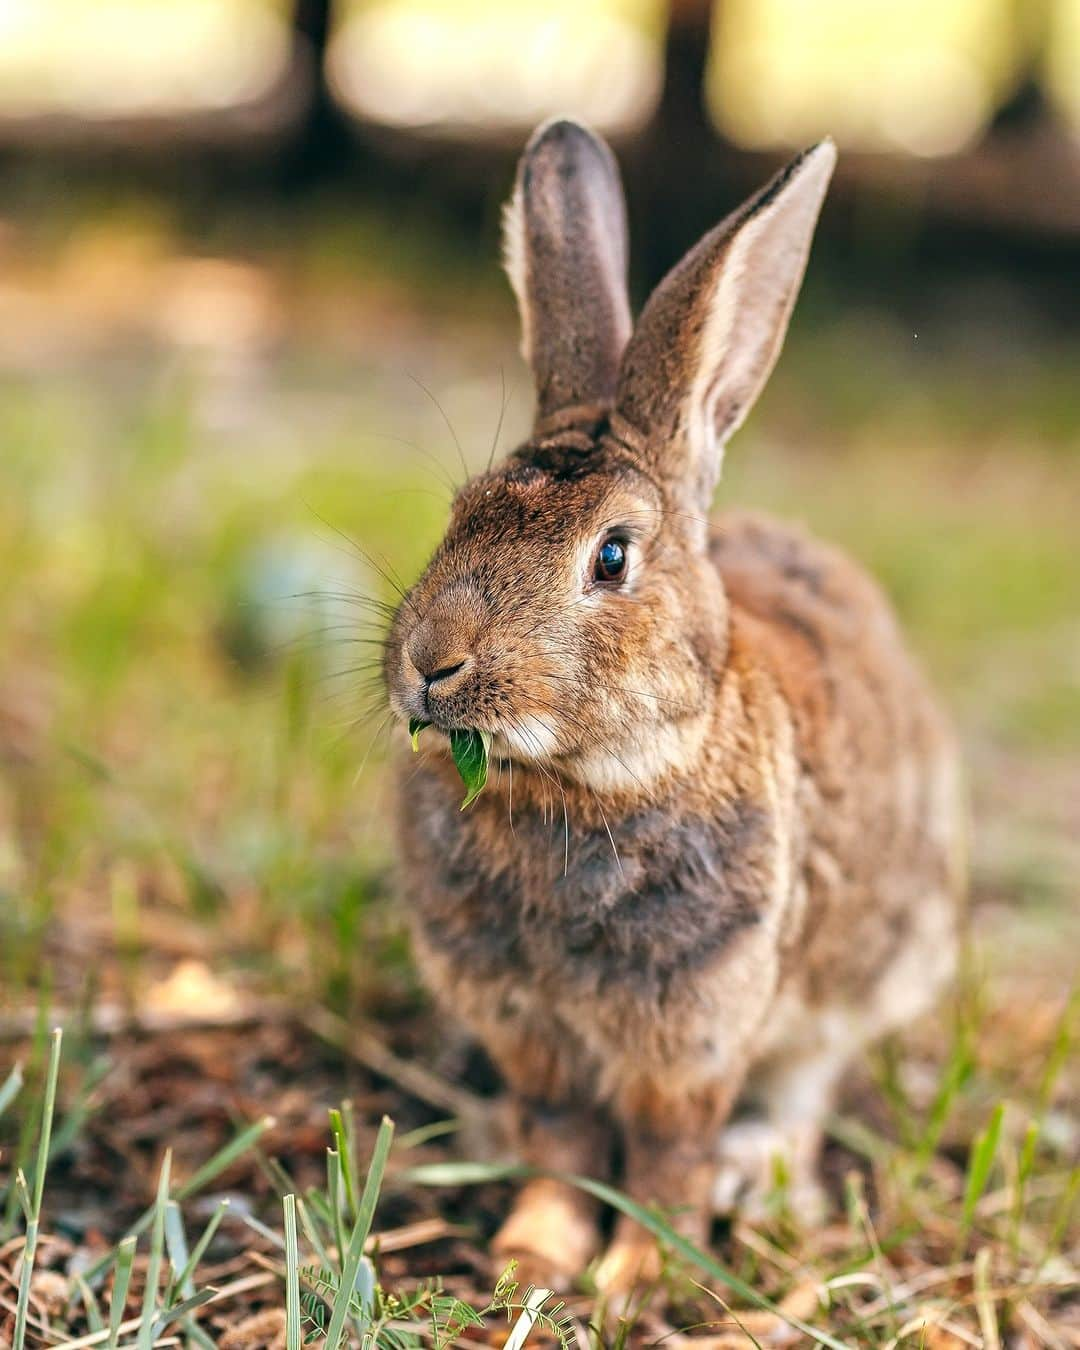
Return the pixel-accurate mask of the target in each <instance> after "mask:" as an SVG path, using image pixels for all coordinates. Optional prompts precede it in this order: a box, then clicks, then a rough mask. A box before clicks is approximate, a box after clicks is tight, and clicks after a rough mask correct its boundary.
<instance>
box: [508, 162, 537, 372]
mask: <svg viewBox="0 0 1080 1350" xmlns="http://www.w3.org/2000/svg"><path fill="white" fill-rule="evenodd" d="M502 225H503V235H502V259H503V267H504V268H505V269H506V275H507V277H508V278H509V280H510V285H511V287H512V289H513V292H514V296H515V298H516V299H517V303H518V312H519V313H520V315H521V355H522V356H523V357H524V358H525V360H526V361H530V360H531V359H532V326H531V324H530V322H529V311H530V306H529V281H528V261H527V258H526V249H525V203H524V200H523V198H522V192H521V182H520V180H519V181H518V182H517V183H516V184H515V185H514V191H513V195H512V196H511V198H510V200H509V201H508V202H507V203H506V205H505V206H504V207H503V217H502Z"/></svg>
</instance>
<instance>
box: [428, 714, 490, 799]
mask: <svg viewBox="0 0 1080 1350" xmlns="http://www.w3.org/2000/svg"><path fill="white" fill-rule="evenodd" d="M430 725H431V723H430V722H425V721H423V720H422V719H421V718H419V717H411V718H410V719H409V739H410V740H411V741H412V748H413V750H414V751H416V750H418V749H419V746H420V733H421V732H422V731H424V730H425V729H426V728H427V727H429V726H430ZM450 753H451V754H452V755H453V757H454V764H455V765H456V767H457V771H458V773H459V774H460V775H461V781H462V782H463V783H464V784H465V797H464V800H463V801H462V803H461V809H462V810H463V811H464V810H465V808H466V807H467V806H471V805H472V804H473V802H474V801H476V799H477V797H479V796H480V794H481V792H483V790H484V788H485V787H486V786H487V777H488V756H489V755H490V754H491V734H490V732H487V731H475V730H469V731H460V730H457V729H455V730H453V731H451V732H450Z"/></svg>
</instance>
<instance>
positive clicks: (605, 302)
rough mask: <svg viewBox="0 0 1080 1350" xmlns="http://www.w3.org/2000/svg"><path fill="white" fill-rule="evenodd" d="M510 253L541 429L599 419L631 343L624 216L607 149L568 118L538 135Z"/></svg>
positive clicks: (514, 206) (507, 221)
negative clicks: (624, 354) (620, 364)
mask: <svg viewBox="0 0 1080 1350" xmlns="http://www.w3.org/2000/svg"><path fill="white" fill-rule="evenodd" d="M503 251H504V257H505V263H506V270H507V273H508V274H509V277H510V284H511V285H512V286H513V288H514V293H515V295H516V296H517V301H518V308H519V309H520V311H521V329H522V341H521V346H522V352H523V354H524V356H525V359H526V360H527V361H528V362H529V364H530V365H531V366H532V371H533V377H534V379H535V381H536V403H537V408H536V429H537V431H540V432H542V431H543V430H545V429H551V430H554V429H556V428H558V427H560V426H567V425H573V424H575V423H585V422H589V421H597V420H598V419H599V418H600V417H601V416H602V415H603V414H604V413H606V412H607V410H608V409H609V408H610V407H611V400H612V398H613V397H614V394H615V381H616V378H617V376H618V372H619V362H620V360H621V358H622V354H623V348H624V347H625V346H626V341H627V338H629V336H630V302H629V300H628V298H627V292H626V264H627V242H626V209H625V206H624V203H623V193H622V185H621V184H620V182H619V171H618V169H617V168H616V166H615V160H614V157H613V156H612V153H611V151H610V150H609V149H608V147H607V145H606V144H605V143H604V142H603V141H602V140H601V139H600V138H599V137H598V136H596V135H594V134H593V133H592V132H591V131H589V130H588V128H587V127H584V126H582V125H581V124H580V123H579V122H574V121H571V120H569V119H567V118H559V119H556V120H554V121H551V122H545V123H544V124H543V126H541V127H538V128H537V130H536V131H535V132H534V133H533V135H532V138H531V139H530V141H529V143H528V145H527V146H526V147H525V152H524V154H523V155H522V156H521V161H520V163H519V164H518V172H517V181H516V183H515V185H514V195H513V197H511V199H510V201H509V202H508V203H507V206H506V211H505V215H504V233H503Z"/></svg>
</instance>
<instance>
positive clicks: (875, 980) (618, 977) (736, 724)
mask: <svg viewBox="0 0 1080 1350" xmlns="http://www.w3.org/2000/svg"><path fill="white" fill-rule="evenodd" d="M834 161H835V150H834V147H833V145H832V143H831V142H829V141H825V142H822V143H821V144H820V145H817V146H815V147H814V148H813V149H811V150H808V151H807V152H806V153H805V154H802V155H800V156H799V157H798V158H797V159H796V160H794V162H793V163H792V164H790V165H789V166H788V167H787V168H786V169H785V170H784V171H783V172H782V173H780V174H778V175H777V177H776V178H774V179H773V181H772V182H771V183H769V184H768V185H767V186H766V187H765V188H763V189H762V190H761V191H760V192H758V193H757V195H756V196H754V197H752V198H751V199H750V200H749V201H748V202H747V203H746V204H745V205H744V206H742V207H740V208H739V210H737V211H736V212H735V213H734V214H733V215H731V216H729V217H728V219H727V220H725V221H724V222H723V223H722V224H720V225H718V226H717V227H716V228H715V229H714V230H713V231H712V232H711V233H709V234H707V235H706V236H705V238H704V239H703V240H702V241H701V242H700V243H699V244H698V246H697V247H696V248H695V249H693V250H692V251H691V252H690V253H689V254H688V255H687V256H686V257H685V258H684V259H683V261H682V262H681V263H680V264H679V265H678V266H677V267H676V268H675V269H674V270H673V271H672V272H671V273H670V274H669V275H668V276H667V277H666V278H665V280H664V281H663V282H662V283H661V284H660V286H659V287H658V288H657V290H656V292H655V293H654V294H653V296H652V298H651V299H650V301H649V303H648V305H647V306H646V307H645V310H644V312H643V313H642V315H641V318H640V319H639V320H638V323H637V325H636V327H634V326H633V325H632V322H631V317H630V309H629V304H628V301H627V293H626V280H625V278H626V251H627V246H626V225H625V216H624V207H623V200H622V193H621V189H620V185H619V178H618V172H617V170H616V167H615V163H614V160H613V158H612V156H611V153H610V151H609V150H608V148H607V147H606V146H605V145H604V144H603V142H601V141H600V140H598V139H597V138H596V137H595V136H594V135H593V134H592V133H591V132H589V131H587V130H586V129H585V128H584V127H582V126H580V125H578V124H577V123H575V122H571V121H565V120H560V121H554V122H550V123H547V124H546V125H544V126H542V127H541V128H540V129H539V130H538V131H537V132H536V133H535V134H534V136H533V137H532V139H531V141H530V142H529V144H528V147H527V148H526V150H525V153H524V155H523V157H522V160H521V165H520V168H519V171H518V176H517V185H516V188H515V191H514V195H513V199H512V201H511V202H510V204H509V207H508V209H507V213H506V257H507V266H508V270H509V273H510V280H511V282H512V283H513V287H514V290H515V292H516V294H517V297H518V301H519V304H520V308H521V316H522V324H523V328H524V350H525V355H526V357H527V359H528V361H529V363H530V365H531V367H532V370H533V374H534V376H535V381H536V392H537V411H536V420H535V425H534V428H533V432H532V435H531V437H530V438H529V440H528V441H527V442H526V443H525V444H524V445H522V446H520V447H519V448H518V449H517V450H515V451H514V452H513V454H511V455H510V457H509V459H508V460H507V461H506V463H504V464H502V465H500V466H499V467H497V468H495V469H493V470H491V471H490V472H487V473H484V474H482V475H481V476H479V477H478V478H475V479H474V480H473V481H472V482H470V483H468V484H467V485H466V486H465V487H464V488H463V489H462V490H461V492H460V493H459V494H458V496H457V498H456V500H455V502H454V505H453V513H452V517H451V520H450V524H449V528H448V530H447V533H446V537H445V538H444V540H443V541H442V543H441V544H440V545H439V548H438V549H437V550H436V552H435V556H434V557H433V558H432V560H431V562H430V564H429V566H428V568H427V570H426V572H425V573H424V575H423V576H422V577H421V579H420V580H419V582H417V584H416V585H415V586H414V587H413V589H412V590H411V591H410V592H409V595H408V597H407V600H406V601H405V603H403V604H402V606H401V607H400V609H399V610H398V612H397V616H396V618H395V620H394V623H393V626H392V629H391V632H390V635H389V639H388V642H387V646H386V655H385V673H386V678H387V683H388V686H389V692H390V701H391V705H392V707H393V710H394V712H395V713H396V714H397V715H398V716H399V717H400V718H401V719H403V720H405V719H412V718H415V719H422V720H423V721H425V722H429V723H430V724H431V726H432V731H431V732H428V733H427V734H426V736H425V740H424V742H423V745H422V750H421V755H420V758H419V761H418V763H417V765H416V771H415V772H414V773H413V774H412V775H411V776H410V777H409V779H408V789H407V791H405V792H403V793H402V801H401V809H400V850H401V860H402V866H403V873H404V876H403V880H404V893H405V895H406V896H407V898H408V902H409V904H410V906H411V909H412V917H413V921H414V931H415V947H416V954H417V958H418V960H419V963H420V966H421V969H422V971H423V974H424V976H425V977H426V979H427V981H428V982H429V984H430V985H431V987H432V989H433V990H434V991H435V994H436V995H437V997H438V998H439V1000H440V1001H441V1003H442V1004H443V1005H444V1006H445V1008H446V1009H447V1010H448V1011H450V1012H452V1013H453V1014H454V1015H455V1016H457V1017H458V1018H460V1019H461V1020H462V1021H463V1022H464V1024H465V1026H466V1027H467V1028H468V1029H469V1030H470V1031H471V1032H472V1033H473V1034H474V1035H475V1036H476V1037H477V1038H478V1039H479V1040H480V1041H481V1042H482V1044H483V1045H484V1046H485V1048H486V1049H487V1051H488V1053H489V1054H490V1055H491V1057H492V1058H493V1060H494V1061H495V1063H496V1064H497V1065H498V1067H499V1069H500V1071H501V1073H502V1074H503V1076H504V1078H505V1080H506V1083H507V1085H508V1087H509V1090H510V1093H511V1094H512V1098H513V1102H514V1106H515V1112H514V1115H515V1119H516V1125H517V1142H518V1146H519V1148H520V1152H521V1154H522V1156H523V1157H524V1159H525V1160H526V1161H528V1162H531V1163H534V1164H537V1165H539V1166H542V1167H544V1168H548V1169H553V1170H560V1171H570V1172H574V1173H585V1174H590V1175H600V1174H603V1173H604V1172H605V1171H606V1170H608V1169H609V1167H610V1165H611V1155H612V1151H613V1150H612V1138H613V1131H618V1132H619V1133H620V1135H621V1142H622V1150H621V1154H622V1158H623V1172H622V1174H621V1176H620V1178H619V1180H620V1183H621V1185H622V1186H623V1187H624V1188H625V1189H626V1190H627V1191H628V1193H629V1194H631V1195H632V1196H635V1197H637V1198H638V1199H639V1200H641V1201H643V1202H648V1203H655V1204H658V1205H660V1206H662V1207H664V1208H665V1209H666V1210H667V1211H669V1212H670V1213H672V1214H674V1215H675V1216H676V1222H677V1223H678V1224H680V1225H682V1226H683V1228H684V1229H685V1231H686V1232H687V1233H688V1234H689V1235H691V1236H694V1237H696V1238H697V1239H702V1238H703V1237H704V1236H705V1233H706V1228H705V1225H706V1223H707V1220H708V1216H709V1214H710V1211H711V1207H712V1204H713V1203H714V1202H718V1201H720V1200H727V1201H730V1200H732V1199H735V1198H737V1196H738V1194H739V1192H740V1189H742V1188H743V1187H744V1184H745V1183H749V1184H751V1185H752V1184H754V1183H757V1184H758V1185H759V1186H760V1185H762V1184H765V1185H767V1184H768V1175H769V1170H770V1164H771V1162H772V1160H773V1159H774V1157H775V1155H777V1154H781V1155H783V1157H784V1158H785V1160H786V1165H787V1168H788V1171H789V1174H790V1177H791V1187H792V1197H793V1199H795V1200H796V1201H800V1202H803V1203H804V1205H806V1206H807V1207H809V1203H808V1202H811V1201H812V1200H813V1198H814V1196H815V1195H816V1194H817V1192H816V1191H815V1183H814V1176H815V1170H816V1161H817V1155H818V1152H819V1147H820V1142H821V1133H822V1122H823V1120H824V1118H825V1115H826V1113H827V1112H828V1110H829V1109H830V1107H831V1105H832V1100H833V1095H834V1092H835V1089H836V1087H837V1084H838V1082H839V1080H840V1078H841V1076H842V1074H843V1072H844V1069H845V1066H847V1065H848V1064H849V1062H850V1061H851V1059H852V1057H853V1056H854V1055H856V1054H857V1052H858V1051H859V1049H860V1048H861V1047H862V1046H863V1045H865V1044H866V1042H867V1041H868V1040H869V1039H871V1038H872V1037H876V1036H879V1035H880V1034H881V1033H882V1032H884V1031H886V1030H888V1029H889V1028H891V1027H896V1026H898V1025H900V1024H902V1023H904V1022H906V1021H908V1019H910V1018H911V1017H913V1016H914V1015H915V1014H917V1013H919V1012H920V1011H922V1010H923V1009H925V1008H926V1007H927V1006H928V1005H929V1004H930V1002H931V1000H932V999H933V998H934V996H935V994H936V993H937V992H938V991H939V990H940V988H941V986H942V984H943V982H944V981H946V980H947V979H948V977H949V975H950V973H951V971H952V969H953V965H954V961H955V955H956V947H957V916H958V910H959V903H958V897H959V893H960V889H961V887H960V879H959V875H958V873H959V867H958V863H959V860H960V849H959V841H960V838H961V833H962V832H961V828H960V827H961V821H962V812H961V810H960V804H959V794H958V791H957V777H958V775H957V762H956V757H955V753H954V748H953V743H952V740H951V737H950V734H949V731H948V728H947V726H946V725H945V724H944V722H943V719H942V718H941V716H940V715H939V713H938V711H937V709H936V707H935V705H934V702H933V700H932V699H931V696H930V694H929V693H928V691H927V688H926V685H925V684H924V682H923V679H922V677H921V675H920V674H919V673H918V671H917V670H916V668H915V666H914V665H913V663H912V661H911V659H910V657H909V656H908V654H907V652H906V650H905V648H904V644H903V642H902V639H901V637H900V634H899V632H898V630H897V625H896V622H895V620H894V618H893V615H892V612H891V610H890V608H889V606H888V604H887V602H886V600H885V599H884V597H883V596H882V594H881V593H880V591H879V590H878V589H877V587H876V586H875V585H874V583H873V582H872V581H870V580H869V579H868V578H867V577H866V576H865V575H864V574H863V573H862V572H861V571H860V570H859V569H858V567H856V566H855V565H854V564H853V563H851V562H850V561H848V560H847V559H846V558H844V557H843V556H842V555H840V554H839V553H837V552H834V551H833V550H832V549H830V548H828V547H826V546H824V545H822V544H819V543H817V542H815V541H814V540H812V539H810V538H808V537H807V536H806V535H804V534H802V533H801V532H799V531H797V530H794V529H792V528H791V527H790V526H788V525H786V524H780V523H778V522H775V521H772V520H766V519H764V518H755V517H749V516H737V515H726V516H722V517H721V518H720V519H719V520H718V521H717V522H716V523H715V524H714V525H710V523H709V521H708V520H707V519H706V513H707V512H708V510H709V506H710V502H711V499H712V496H713V490H714V488H715V486H716V484H717V481H718V479H719V476H720V466H721V459H722V456H723V451H724V445H725V443H726V441H727V439H728V437H729V436H730V435H731V434H732V433H733V432H734V431H735V430H736V429H737V428H738V426H739V425H740V424H741V423H742V421H743V419H744V418H745V417H746V415H747V413H748V412H749V411H750V409H751V407H752V406H753V403H754V400H755V399H756V398H757V396H758V394H759V393H760V391H761V389H762V386H763V385H764V383H765V381H766V379H767V377H768V375H769V373H770V371H771V369H772V367H773V364H774V363H775V361H776V358H777V355H778V353H779V351H780V346H781V343H782V341H783V338H784V333H785V330H786V328H787V323H788V318H789V316H790V314H791V309H792V306H793V304H794V301H795V296H796V293H797V291H798V288H799V284H800V281H801V279H802V275H803V271H804V268H805V265H806V259H807V254H808V252H809V249H810V241H811V236H812V234H813V229H814V224H815V222H816V219H817V215H818V211H819V209H820V206H821V202H822V198H823V197H824V194H825V189H826V186H827V184H828V181H829V177H830V174H831V172H832V168H833V163H834ZM465 728H471V729H477V730H483V731H485V732H487V733H489V734H490V736H491V756H492V762H493V772H492V780H493V781H492V784H491V785H490V786H489V787H488V789H487V791H486V792H485V793H484V794H483V795H482V796H481V797H480V798H479V799H478V800H477V801H476V803H475V805H473V806H471V807H470V808H469V810H468V811H466V812H464V813H463V812H462V811H461V810H460V809H459V806H460V801H461V795H462V789H461V783H460V781H459V780H458V777H457V774H456V772H455V768H454V765H453V763H452V761H451V758H450V756H449V754H448V753H447V741H446V739H445V737H444V736H441V735H436V734H435V733H436V732H449V731H450V730H452V729H465ZM736 1102H738V1103H739V1104H740V1109H741V1110H742V1111H745V1110H747V1109H749V1108H750V1107H751V1106H752V1107H753V1108H754V1110H755V1111H756V1114H752V1115H750V1116H749V1117H746V1118H743V1119H736V1120H734V1121H733V1122H731V1123H729V1121H731V1117H732V1111H733V1107H734V1106H735V1104H736ZM763 1176H764V1181H763ZM596 1218H597V1216H596V1215H595V1213H594V1211H593V1207H592V1204H591V1202H590V1201H589V1200H588V1199H587V1198H585V1197H584V1196H582V1195H581V1194H580V1193H579V1192H578V1191H576V1190H574V1189H573V1188H572V1187H570V1186H569V1185H567V1184H564V1183H561V1182H559V1181H555V1180H550V1179H544V1180H534V1181H531V1182H529V1183H528V1184H526V1185H525V1186H524V1188H523V1189H522V1191H521V1192H520V1194H519V1195H518V1198H517V1202H516V1204H515V1206H514V1208H513V1211H512V1212H511V1214H510V1216H509V1217H508V1218H507V1220H506V1222H505V1223H504V1224H503V1226H502V1228H501V1229H500V1231H499V1233H498V1234H497V1235H496V1238H495V1244H494V1245H495V1250H496V1252H497V1253H498V1254H499V1255H500V1257H504V1256H508V1255H514V1256H517V1257H519V1258H520V1259H522V1260H524V1261H526V1262H527V1266H528V1273H529V1275H530V1277H532V1278H535V1279H537V1280H538V1281H540V1280H542V1281H544V1282H545V1283H548V1284H555V1283H557V1282H558V1281H559V1280H560V1279H561V1280H563V1281H565V1280H566V1279H568V1278H572V1277H573V1276H574V1275H575V1274H577V1273H579V1272H580V1271H581V1270H582V1268H583V1267H584V1266H585V1264H586V1263H587V1262H588V1261H589V1260H590V1259H591V1258H592V1256H593V1255H594V1252H595V1250H596V1244H597V1241H598V1229H597V1224H596ZM656 1260H657V1258H656V1253H655V1250H654V1248H653V1245H652V1243H651V1240H650V1239H649V1238H648V1235H647V1234H646V1233H645V1232H644V1231H643V1230H641V1229H640V1228H638V1227H637V1226H636V1225H635V1224H633V1223H632V1222H630V1221H628V1220H626V1219H620V1220H619V1222H618V1224H617V1227H616V1230H615V1236H614V1239H613V1242H612V1245H611V1246H610V1247H609V1249H608V1251H607V1253H606V1255H605V1256H604V1258H603V1259H602V1261H601V1262H600V1264H599V1266H598V1268H597V1278H598V1280H599V1282H600V1283H601V1285H603V1286H605V1287H607V1288H609V1289H615V1290H625V1289H626V1288H628V1287H629V1286H630V1285H631V1284H632V1283H633V1282H634V1281H635V1279H636V1278H638V1277H639V1276H645V1277H649V1276H651V1275H652V1274H653V1273H654V1272H655V1270H656Z"/></svg>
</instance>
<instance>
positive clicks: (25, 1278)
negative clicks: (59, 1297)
mask: <svg viewBox="0 0 1080 1350" xmlns="http://www.w3.org/2000/svg"><path fill="white" fill-rule="evenodd" d="M37 1237H38V1221H37V1219H31V1220H30V1222H29V1223H28V1224H27V1225H26V1242H25V1245H24V1246H23V1255H22V1273H21V1274H20V1276H19V1293H18V1298H17V1300H16V1308H15V1333H14V1336H13V1337H12V1341H11V1350H23V1346H24V1345H25V1343H26V1319H27V1317H28V1316H29V1315H30V1281H31V1280H32V1279H33V1275H34V1257H35V1255H36V1254H37Z"/></svg>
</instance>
